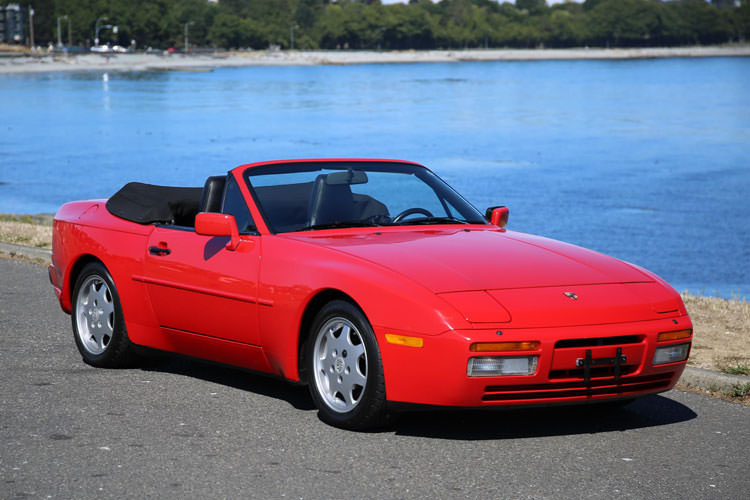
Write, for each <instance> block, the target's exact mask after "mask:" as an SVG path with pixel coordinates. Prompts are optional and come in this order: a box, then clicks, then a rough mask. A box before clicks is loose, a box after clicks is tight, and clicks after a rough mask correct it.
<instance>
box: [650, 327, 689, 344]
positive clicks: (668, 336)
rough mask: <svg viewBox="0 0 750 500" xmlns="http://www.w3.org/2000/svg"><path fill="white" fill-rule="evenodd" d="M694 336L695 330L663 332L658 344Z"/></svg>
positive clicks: (657, 339) (657, 338)
mask: <svg viewBox="0 0 750 500" xmlns="http://www.w3.org/2000/svg"><path fill="white" fill-rule="evenodd" d="M692 335H693V330H689V329H688V330H677V331H674V332H661V333H660V334H659V335H658V336H657V337H656V341H657V342H665V341H667V340H679V339H686V338H689V337H691V336H692Z"/></svg>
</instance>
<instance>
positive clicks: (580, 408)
mask: <svg viewBox="0 0 750 500" xmlns="http://www.w3.org/2000/svg"><path fill="white" fill-rule="evenodd" d="M142 354H143V357H142V358H141V359H142V360H141V362H140V364H139V368H140V369H141V370H144V371H155V372H161V373H171V374H175V375H184V376H187V377H193V378H196V379H200V380H204V381H207V382H211V383H215V384H221V385H224V386H227V387H232V388H234V389H238V390H242V391H249V392H253V393H255V394H260V395H263V396H267V397H271V398H275V399H278V400H281V401H286V402H287V403H289V404H290V405H291V406H292V407H294V408H295V409H297V410H302V411H310V410H314V409H315V405H314V404H313V401H312V399H311V398H310V394H309V392H308V391H307V388H306V387H303V386H299V385H293V384H290V383H289V382H286V381H284V380H282V379H278V378H274V377H269V376H267V375H265V374H259V373H257V372H252V371H247V370H242V369H239V368H235V367H231V366H227V365H222V364H219V363H211V362H209V361H205V360H200V359H195V358H190V357H186V356H180V355H176V354H172V353H161V352H158V351H150V350H147V351H146V352H144V353H142ZM696 417H697V415H696V413H695V412H694V411H693V410H691V409H690V408H688V407H687V406H685V405H683V404H681V403H679V402H677V401H675V400H673V399H670V398H668V397H664V396H660V395H653V396H645V397H642V398H638V399H636V400H634V401H632V402H631V403H630V404H628V405H626V406H621V407H611V406H607V405H577V406H558V407H554V406H552V407H537V408H521V409H499V408H494V409H486V410H485V409H482V410H475V409H467V410H462V409H447V410H442V409H440V410H434V409H424V410H417V411H405V412H403V413H400V414H398V415H397V416H396V418H394V419H393V421H392V422H391V423H390V424H389V425H387V426H386V427H383V428H380V429H377V430H375V431H374V432H376V433H383V432H384V433H388V432H392V433H395V434H396V435H403V436H417V437H427V438H439V439H456V440H484V439H505V438H512V439H517V438H524V437H544V436H562V435H575V434H592V433H597V432H611V431H625V430H630V429H639V428H645V427H655V426H660V425H668V424H674V423H678V422H684V421H687V420H692V419H694V418H696Z"/></svg>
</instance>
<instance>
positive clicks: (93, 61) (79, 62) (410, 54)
mask: <svg viewBox="0 0 750 500" xmlns="http://www.w3.org/2000/svg"><path fill="white" fill-rule="evenodd" d="M670 57H686V58H690V57H750V45H733V46H719V47H679V48H642V49H600V48H596V49H588V48H577V49H529V50H523V49H490V50H479V49H478V50H431V51H393V52H377V51H250V52H219V53H216V54H200V55H187V56H184V55H181V54H144V53H132V54H131V53H126V54H107V55H104V54H85V55H71V56H65V55H59V54H49V55H44V54H40V55H32V56H30V55H17V54H15V55H13V56H8V55H6V56H5V57H0V73H39V72H50V71H144V70H175V71H180V70H182V71H199V70H210V69H212V68H219V67H233V66H273V65H281V66H294V65H305V66H307V65H325V64H332V65H345V64H377V63H426V62H459V61H543V60H572V59H649V58H670Z"/></svg>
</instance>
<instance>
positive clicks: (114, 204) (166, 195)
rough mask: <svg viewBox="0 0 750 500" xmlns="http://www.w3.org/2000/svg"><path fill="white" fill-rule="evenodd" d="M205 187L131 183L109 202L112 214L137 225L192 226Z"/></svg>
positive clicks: (108, 207)
mask: <svg viewBox="0 0 750 500" xmlns="http://www.w3.org/2000/svg"><path fill="white" fill-rule="evenodd" d="M202 192H203V188H199V187H172V186H156V185H153V184H143V183H141V182H130V183H128V184H126V185H125V186H123V187H122V189H120V190H119V191H117V192H116V193H115V194H114V195H112V197H111V198H110V199H109V200H107V210H109V213H111V214H112V215H115V216H117V217H120V218H122V219H125V220H129V221H132V222H136V223H138V224H175V225H178V226H193V224H194V222H195V215H196V214H197V213H198V209H199V206H200V200H201V193H202Z"/></svg>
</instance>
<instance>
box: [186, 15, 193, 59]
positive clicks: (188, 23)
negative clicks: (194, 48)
mask: <svg viewBox="0 0 750 500" xmlns="http://www.w3.org/2000/svg"><path fill="white" fill-rule="evenodd" d="M191 24H194V23H193V21H188V22H186V23H185V54H187V53H188V47H189V46H190V44H189V43H188V26H190V25H191Z"/></svg>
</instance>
